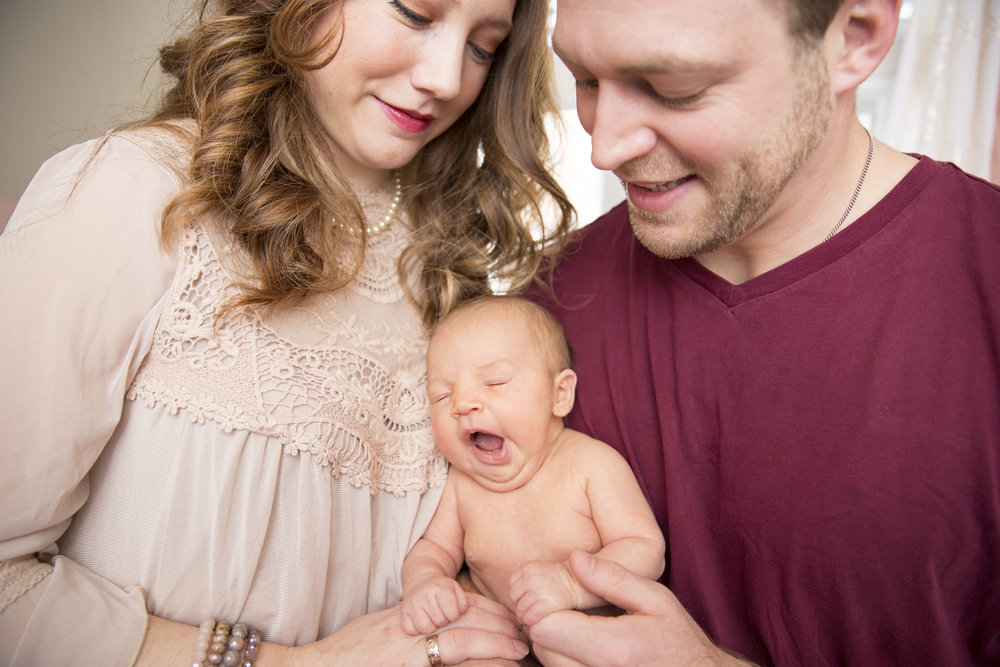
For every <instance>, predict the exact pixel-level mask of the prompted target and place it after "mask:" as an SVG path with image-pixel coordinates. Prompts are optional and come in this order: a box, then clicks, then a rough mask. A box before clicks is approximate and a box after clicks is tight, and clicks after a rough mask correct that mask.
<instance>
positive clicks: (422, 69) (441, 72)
mask: <svg viewBox="0 0 1000 667" xmlns="http://www.w3.org/2000/svg"><path fill="white" fill-rule="evenodd" d="M447 41H448V40H446V39H445V38H444V37H442V38H440V39H438V40H433V41H430V42H428V43H427V44H425V45H424V49H423V52H422V54H421V57H420V60H419V61H418V62H417V63H415V64H414V66H413V70H412V72H411V74H410V81H411V83H412V84H413V86H414V87H415V88H419V89H420V90H426V91H428V92H430V93H431V94H432V95H434V97H436V98H437V99H440V100H450V99H452V98H454V97H455V96H457V95H458V93H459V92H460V91H461V89H462V68H463V67H464V66H465V42H462V43H461V44H450V43H447ZM451 41H457V40H451Z"/></svg>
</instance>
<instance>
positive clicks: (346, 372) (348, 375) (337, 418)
mask: <svg viewBox="0 0 1000 667" xmlns="http://www.w3.org/2000/svg"><path fill="white" fill-rule="evenodd" d="M408 234H409V232H408V230H407V229H406V228H405V225H403V224H400V222H399V221H397V222H396V223H395V225H394V226H393V227H390V228H389V229H388V230H386V232H384V233H383V234H381V235H379V236H377V237H374V238H372V239H371V240H370V242H369V247H368V253H367V255H366V259H365V264H364V267H363V269H362V272H361V276H360V277H359V279H358V280H356V281H355V282H354V284H352V285H351V286H350V287H349V288H348V289H345V290H341V291H339V292H336V293H333V294H327V295H322V296H321V297H317V298H315V299H313V300H311V301H310V302H309V303H307V304H305V305H303V306H300V307H296V308H293V309H290V310H286V311H282V312H281V314H280V315H278V316H277V317H275V318H269V317H267V316H265V315H263V314H262V313H261V312H260V311H255V310H251V309H245V308H244V309H232V310H230V311H229V312H228V313H227V314H226V315H224V316H223V317H222V318H221V319H218V321H217V318H216V315H217V313H218V312H219V311H220V308H221V307H222V305H223V304H225V303H226V302H227V301H228V300H229V299H230V297H232V296H233V295H234V294H235V293H236V290H237V289H238V288H237V287H236V285H235V284H234V281H233V280H232V279H231V278H230V276H229V274H228V273H227V268H229V266H230V259H231V257H229V256H224V259H223V261H221V262H220V258H219V255H218V254H217V253H216V251H215V248H214V246H213V244H212V242H211V241H210V239H209V237H208V235H207V234H206V233H205V231H204V230H202V229H197V228H196V229H192V230H189V231H188V232H187V233H186V234H185V235H184V238H183V242H182V248H181V249H182V257H181V260H180V266H179V270H178V274H177V277H176V278H175V281H174V284H173V286H172V287H171V291H170V293H169V295H168V297H167V303H166V305H165V307H164V310H163V313H162V315H161V316H160V321H159V323H158V324H157V330H156V332H155V334H154V339H153V345H152V349H151V350H150V352H149V354H148V356H147V357H146V359H145V360H144V361H143V364H142V366H141V367H140V369H139V372H138V373H137V375H136V378H135V380H134V381H133V383H132V386H131V388H130V389H129V392H128V393H127V395H126V398H128V399H130V400H136V399H142V400H143V401H145V404H146V405H147V406H149V407H154V406H157V405H159V406H161V407H163V408H165V409H166V410H168V411H169V412H170V414H178V413H180V412H184V413H186V414H187V415H188V416H189V418H190V419H191V421H192V422H194V423H199V424H203V423H205V422H206V421H212V422H215V423H216V424H217V425H218V426H219V427H220V428H222V429H223V430H225V431H226V432H232V431H233V430H235V429H245V430H248V431H253V432H257V433H262V434H264V435H267V436H271V437H275V438H278V439H279V440H280V442H281V443H282V446H283V448H284V451H285V452H286V453H288V454H290V455H293V456H297V455H298V454H300V453H306V454H308V455H310V456H312V457H313V460H314V461H315V462H316V463H318V464H319V465H321V466H325V467H329V468H330V472H331V474H332V475H333V476H334V477H339V476H341V475H346V476H347V478H348V480H349V481H350V483H351V484H352V485H354V486H356V487H366V486H367V487H368V488H369V489H370V491H371V493H375V492H377V491H386V492H389V493H392V494H394V495H396V496H402V495H403V494H405V493H407V492H410V491H417V492H423V491H426V490H427V488H428V487H429V486H439V485H441V484H443V483H444V479H445V475H446V466H445V462H444V459H443V457H442V456H441V455H440V453H439V452H438V451H437V449H436V447H435V446H434V441H433V437H432V434H431V430H430V420H429V416H428V415H429V406H428V401H427V395H426V390H425V382H426V377H425V369H424V359H425V345H426V338H425V334H424V333H423V328H422V325H421V323H420V318H419V313H418V312H417V309H416V308H415V307H414V306H413V305H412V304H411V303H410V302H409V301H407V300H406V299H405V298H404V293H403V290H402V287H401V286H400V284H399V281H398V278H396V262H395V258H396V257H398V254H399V252H400V250H401V248H402V246H403V245H405V243H406V240H407V238H408ZM227 250H228V248H227ZM223 263H225V265H226V266H225V268H224V267H223ZM388 267H391V269H388Z"/></svg>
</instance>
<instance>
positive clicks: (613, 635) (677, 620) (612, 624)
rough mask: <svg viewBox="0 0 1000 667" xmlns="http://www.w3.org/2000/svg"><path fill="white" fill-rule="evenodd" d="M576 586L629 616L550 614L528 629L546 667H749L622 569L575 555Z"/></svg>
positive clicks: (657, 589)
mask: <svg viewBox="0 0 1000 667" xmlns="http://www.w3.org/2000/svg"><path fill="white" fill-rule="evenodd" d="M569 563H570V568H571V569H572V571H573V574H574V575H575V576H576V579H577V581H578V582H579V583H580V585H582V586H583V587H584V588H586V589H587V590H589V591H590V592H592V593H594V594H595V595H597V596H599V597H601V598H604V599H605V600H607V601H608V602H609V603H610V604H613V605H616V606H618V607H620V608H621V609H623V610H624V611H625V612H626V613H625V615H622V616H616V617H604V616H587V615H586V614H583V613H580V612H577V611H557V612H555V613H553V614H549V615H548V616H546V617H545V618H543V619H542V620H541V621H539V622H538V623H536V624H535V625H534V626H532V627H531V629H530V636H531V641H532V645H533V649H534V652H535V655H537V656H538V659H539V660H540V661H541V662H542V663H543V664H545V665H546V667H579V666H581V665H594V666H598V665H601V666H615V665H623V666H624V665H630V666H631V665H744V666H745V665H746V664H747V663H745V662H742V661H740V660H737V659H736V658H734V657H733V656H731V655H730V654H728V653H726V652H725V651H723V650H722V649H720V648H718V647H717V646H715V645H714V644H712V642H711V640H709V638H708V636H707V635H706V634H705V633H704V632H703V631H702V630H701V628H699V627H698V624H697V623H695V622H694V619H692V618H691V616H690V615H689V614H688V613H687V612H686V611H685V610H684V608H683V607H682V606H681V604H680V602H679V601H678V600H677V598H676V597H675V596H674V594H673V593H671V592H670V591H669V590H668V589H667V588H665V587H664V586H661V585H660V584H658V583H657V582H655V581H652V580H650V579H646V578H645V577H640V576H639V575H637V574H634V573H633V572H630V571H629V570H627V569H626V568H624V567H622V566H621V565H619V564H618V563H614V562H611V561H607V560H604V559H601V558H596V557H594V556H592V555H590V554H588V553H586V552H585V551H574V552H573V554H572V555H571V556H570V559H569Z"/></svg>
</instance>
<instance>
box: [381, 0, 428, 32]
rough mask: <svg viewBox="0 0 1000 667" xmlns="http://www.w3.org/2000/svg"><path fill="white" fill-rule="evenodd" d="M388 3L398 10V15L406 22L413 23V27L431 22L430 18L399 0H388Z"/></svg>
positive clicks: (419, 26) (425, 25) (421, 26)
mask: <svg viewBox="0 0 1000 667" xmlns="http://www.w3.org/2000/svg"><path fill="white" fill-rule="evenodd" d="M389 4H390V5H392V6H393V9H395V10H396V11H397V12H399V14H400V16H402V17H403V18H404V19H405V20H406V22H407V23H409V24H411V25H413V27H415V28H426V27H427V26H429V25H430V24H431V19H430V18H428V17H426V16H424V15H423V14H421V13H419V12H416V11H414V10H412V9H410V8H409V7H407V6H406V5H404V4H403V3H402V2H401V0H389Z"/></svg>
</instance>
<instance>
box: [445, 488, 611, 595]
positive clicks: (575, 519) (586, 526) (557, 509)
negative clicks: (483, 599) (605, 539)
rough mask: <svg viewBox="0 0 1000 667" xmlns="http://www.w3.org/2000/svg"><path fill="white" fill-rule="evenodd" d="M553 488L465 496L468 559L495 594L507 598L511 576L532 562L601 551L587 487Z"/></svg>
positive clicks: (479, 576)
mask: <svg viewBox="0 0 1000 667" xmlns="http://www.w3.org/2000/svg"><path fill="white" fill-rule="evenodd" d="M552 491H553V492H552V493H541V494H520V495H519V494H502V495H499V496H498V495H497V494H492V496H493V497H492V498H489V500H490V502H487V496H483V497H476V494H473V496H472V497H471V498H463V499H462V502H461V503H460V506H461V511H460V513H461V519H462V525H463V528H464V529H465V558H466V562H467V563H468V564H469V568H470V569H471V570H472V571H473V573H475V574H476V575H477V577H478V578H479V579H481V580H482V581H483V583H485V584H486V585H487V586H488V587H489V588H490V589H492V591H493V592H494V593H495V594H497V595H502V596H506V593H507V589H506V582H507V580H508V579H509V577H510V575H511V574H512V573H513V572H514V571H515V570H516V569H518V568H519V567H521V566H522V565H523V564H525V563H527V562H528V561H532V560H544V561H554V562H561V561H563V560H566V558H568V557H569V554H570V552H572V551H573V550H574V549H585V550H587V551H590V552H594V551H597V550H598V549H600V547H601V539H600V535H599V533H598V531H597V528H596V526H595V525H594V522H593V520H592V519H591V514H590V507H589V503H588V501H587V498H586V495H585V494H584V493H583V492H582V490H572V489H562V490H561V492H556V490H555V489H553V490H552ZM466 500H468V501H469V502H465V501H466ZM501 591H502V592H501Z"/></svg>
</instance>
